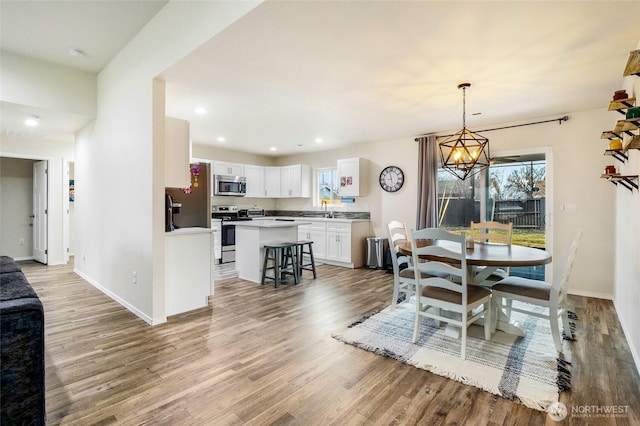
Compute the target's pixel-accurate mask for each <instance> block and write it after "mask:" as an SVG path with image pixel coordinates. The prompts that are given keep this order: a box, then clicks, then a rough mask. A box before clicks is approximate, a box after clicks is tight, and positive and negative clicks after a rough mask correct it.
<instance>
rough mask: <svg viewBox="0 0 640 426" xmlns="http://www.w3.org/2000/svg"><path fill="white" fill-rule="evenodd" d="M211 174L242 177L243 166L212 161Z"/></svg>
mask: <svg viewBox="0 0 640 426" xmlns="http://www.w3.org/2000/svg"><path fill="white" fill-rule="evenodd" d="M213 174H214V175H227V176H244V164H239V163H227V162H223V161H214V162H213Z"/></svg>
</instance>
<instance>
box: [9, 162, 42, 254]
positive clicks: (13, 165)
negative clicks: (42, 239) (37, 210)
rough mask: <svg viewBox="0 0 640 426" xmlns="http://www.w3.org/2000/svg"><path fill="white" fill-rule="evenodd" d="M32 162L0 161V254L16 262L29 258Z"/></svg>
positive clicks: (31, 221)
mask: <svg viewBox="0 0 640 426" xmlns="http://www.w3.org/2000/svg"><path fill="white" fill-rule="evenodd" d="M34 161H35V160H25V159H21V158H6V157H2V158H0V253H2V255H3V256H11V257H13V258H14V259H16V260H22V259H31V258H33V226H32V223H33V220H32V219H31V217H30V216H31V215H32V214H33V163H34ZM20 242H22V244H21V243H20Z"/></svg>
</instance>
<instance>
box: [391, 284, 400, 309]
mask: <svg viewBox="0 0 640 426" xmlns="http://www.w3.org/2000/svg"><path fill="white" fill-rule="evenodd" d="M399 285H400V283H399V282H398V277H397V276H396V277H394V278H393V296H391V310H394V309H395V308H396V304H397V303H398V296H399V294H398V293H399V288H398V286H399Z"/></svg>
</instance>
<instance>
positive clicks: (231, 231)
mask: <svg viewBox="0 0 640 426" xmlns="http://www.w3.org/2000/svg"><path fill="white" fill-rule="evenodd" d="M221 237H222V238H221V240H222V241H221V243H222V259H221V260H220V263H229V262H235V261H236V227H235V225H225V224H224V222H222V232H221Z"/></svg>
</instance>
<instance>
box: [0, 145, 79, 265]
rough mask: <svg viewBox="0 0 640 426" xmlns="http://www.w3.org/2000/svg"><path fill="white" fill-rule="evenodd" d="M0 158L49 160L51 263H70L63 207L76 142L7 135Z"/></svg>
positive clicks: (1, 148) (49, 255)
mask: <svg viewBox="0 0 640 426" xmlns="http://www.w3.org/2000/svg"><path fill="white" fill-rule="evenodd" d="M0 156H2V157H14V158H27V159H37V160H48V161H49V222H48V225H49V226H48V236H47V239H48V250H49V254H48V263H49V264H50V265H58V264H63V263H66V256H65V253H66V250H67V248H66V246H65V244H64V241H65V239H64V224H63V222H64V217H63V216H64V215H65V214H66V211H65V210H64V209H63V206H64V203H65V198H68V196H69V192H68V190H69V188H68V178H67V175H66V168H65V163H66V162H68V161H73V159H74V151H73V143H72V142H68V141H54V140H43V139H39V138H29V137H21V136H10V135H6V134H3V135H2V144H1V146H0Z"/></svg>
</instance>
